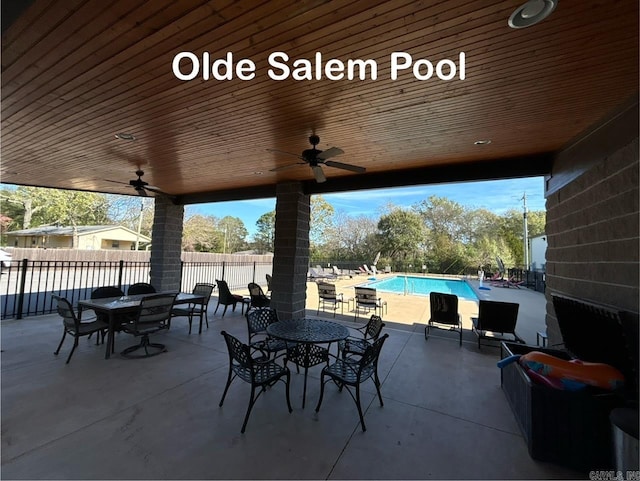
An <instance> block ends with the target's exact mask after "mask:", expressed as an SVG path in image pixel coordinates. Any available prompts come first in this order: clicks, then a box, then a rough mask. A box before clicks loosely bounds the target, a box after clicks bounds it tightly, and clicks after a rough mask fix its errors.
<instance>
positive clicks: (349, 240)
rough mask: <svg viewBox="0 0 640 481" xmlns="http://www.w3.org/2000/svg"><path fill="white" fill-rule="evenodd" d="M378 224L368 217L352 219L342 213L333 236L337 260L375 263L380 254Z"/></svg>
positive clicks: (333, 249) (333, 250)
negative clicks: (375, 258)
mask: <svg viewBox="0 0 640 481" xmlns="http://www.w3.org/2000/svg"><path fill="white" fill-rule="evenodd" d="M377 231H378V229H377V222H376V221H375V220H374V219H371V218H370V217H366V216H358V217H351V216H348V215H346V214H344V213H340V214H339V215H338V217H337V221H336V225H335V229H334V230H333V234H332V236H333V237H334V239H335V240H334V241H333V242H332V252H333V253H334V256H335V258H336V260H358V261H363V260H367V261H368V262H373V256H375V254H376V252H378V250H379V248H378V239H377Z"/></svg>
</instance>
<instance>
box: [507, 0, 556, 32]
mask: <svg viewBox="0 0 640 481" xmlns="http://www.w3.org/2000/svg"><path fill="white" fill-rule="evenodd" d="M557 5H558V0H529V1H528V2H527V3H525V4H524V5H521V6H520V7H518V8H516V10H515V12H513V13H512V14H511V16H510V17H509V26H510V27H511V28H525V27H530V26H531V25H535V24H536V23H539V22H542V21H543V20H544V19H545V18H547V17H548V16H549V15H551V12H553V11H554V10H555V9H556V6H557Z"/></svg>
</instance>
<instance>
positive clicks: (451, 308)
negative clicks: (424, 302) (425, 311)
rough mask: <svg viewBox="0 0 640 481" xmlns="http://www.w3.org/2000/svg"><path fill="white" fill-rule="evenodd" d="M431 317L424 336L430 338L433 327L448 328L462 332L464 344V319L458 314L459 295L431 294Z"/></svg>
mask: <svg viewBox="0 0 640 481" xmlns="http://www.w3.org/2000/svg"><path fill="white" fill-rule="evenodd" d="M429 304H430V309H431V317H430V318H429V322H427V325H426V326H425V328H424V338H425V339H429V335H430V334H431V328H436V329H446V330H449V331H456V332H458V333H460V345H461V346H462V320H461V319H460V314H458V296H456V295H454V294H445V293H442V292H431V293H430V294H429Z"/></svg>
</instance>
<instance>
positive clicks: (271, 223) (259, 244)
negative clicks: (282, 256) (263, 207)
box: [253, 210, 276, 253]
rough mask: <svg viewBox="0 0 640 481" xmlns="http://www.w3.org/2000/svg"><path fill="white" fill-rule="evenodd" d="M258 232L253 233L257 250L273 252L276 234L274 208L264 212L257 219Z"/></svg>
mask: <svg viewBox="0 0 640 481" xmlns="http://www.w3.org/2000/svg"><path fill="white" fill-rule="evenodd" d="M256 229H257V231H256V233H255V234H254V235H253V243H254V248H255V250H256V251H258V252H260V253H265V252H273V251H274V250H275V247H274V239H275V234H276V212H275V211H274V210H272V211H270V212H267V213H265V214H262V215H261V216H260V217H259V218H258V220H257V221H256Z"/></svg>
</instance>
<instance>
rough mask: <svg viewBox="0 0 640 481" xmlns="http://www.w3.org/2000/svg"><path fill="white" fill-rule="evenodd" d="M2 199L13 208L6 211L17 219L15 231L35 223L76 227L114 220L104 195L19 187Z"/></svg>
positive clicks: (4, 195) (9, 191)
mask: <svg viewBox="0 0 640 481" xmlns="http://www.w3.org/2000/svg"><path fill="white" fill-rule="evenodd" d="M2 198H3V200H4V201H5V202H7V203H9V204H10V205H11V206H12V207H13V209H7V210H6V212H5V215H8V216H9V217H12V218H13V219H14V227H15V228H14V229H12V230H16V229H28V228H30V227H31V226H32V225H35V226H41V225H51V224H61V225H70V226H74V227H75V226H78V225H99V224H110V223H111V221H110V219H109V215H108V213H109V203H108V201H107V198H106V195H105V194H96V193H93V192H81V191H76V190H58V189H44V188H41V187H24V186H20V187H18V188H16V189H15V190H13V189H12V190H9V189H7V190H4V191H3V193H2Z"/></svg>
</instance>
